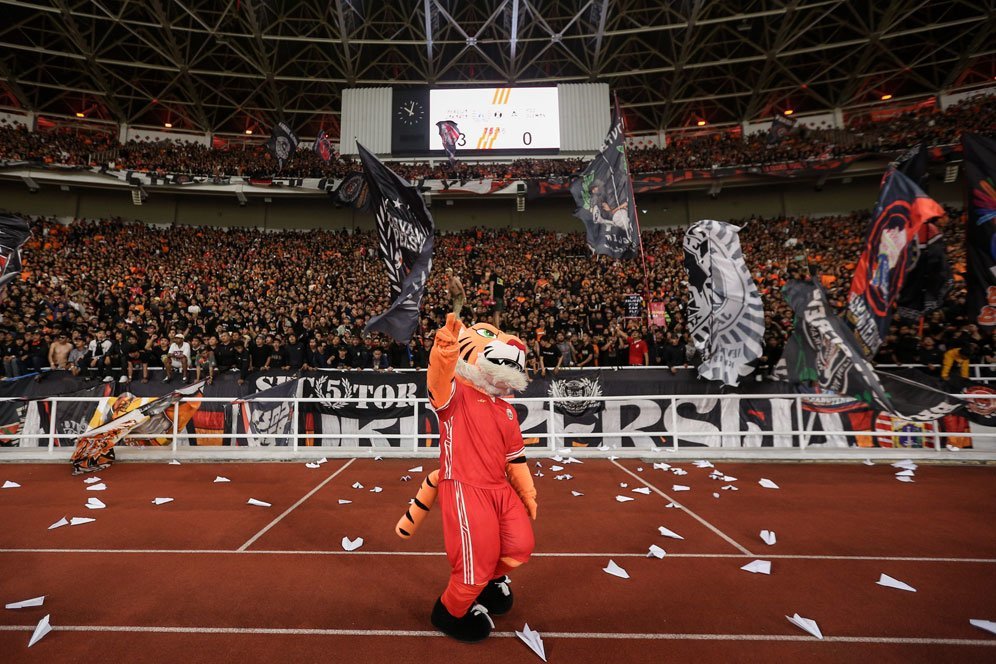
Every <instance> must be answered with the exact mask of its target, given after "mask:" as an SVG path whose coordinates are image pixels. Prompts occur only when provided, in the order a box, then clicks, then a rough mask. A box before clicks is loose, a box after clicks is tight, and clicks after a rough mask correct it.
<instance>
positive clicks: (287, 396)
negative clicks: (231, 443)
mask: <svg viewBox="0 0 996 664" xmlns="http://www.w3.org/2000/svg"><path fill="white" fill-rule="evenodd" d="M300 386H301V379H300V378H294V379H292V380H288V381H286V382H284V383H281V384H279V385H277V386H275V387H271V388H270V389H268V390H263V391H262V392H257V393H256V394H253V395H252V396H249V397H246V398H245V399H243V400H241V401H240V402H239V405H240V406H241V417H240V423H239V424H240V429H241V433H243V434H245V436H246V438H247V439H248V443H249V446H250V447H258V446H260V445H262V446H264V447H266V446H271V445H275V446H287V445H291V444H293V441H292V440H291V438H290V435H291V432H292V431H293V429H294V418H295V417H297V408H296V407H295V406H296V402H295V401H294V398H295V397H297V396H298V395H299V392H300V389H299V388H300ZM270 399H279V401H270Z"/></svg>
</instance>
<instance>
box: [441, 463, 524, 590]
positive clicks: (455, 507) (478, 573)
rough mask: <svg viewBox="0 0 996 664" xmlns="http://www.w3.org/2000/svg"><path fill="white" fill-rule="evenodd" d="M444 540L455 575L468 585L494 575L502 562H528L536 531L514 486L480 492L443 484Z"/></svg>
mask: <svg viewBox="0 0 996 664" xmlns="http://www.w3.org/2000/svg"><path fill="white" fill-rule="evenodd" d="M437 504H438V505H439V506H440V508H441V509H442V513H443V539H444V540H445V542H446V556H447V558H449V560H450V567H451V568H452V569H453V576H454V577H456V579H457V580H459V581H461V582H463V583H466V584H469V585H481V584H482V583H487V582H488V581H490V580H491V579H493V578H494V576H495V569H496V567H497V566H498V559H499V558H506V557H510V558H514V559H515V560H517V561H519V562H522V563H524V562H526V561H527V560H528V559H529V556H530V554H532V552H533V544H534V540H533V527H532V524H530V523H529V514H528V513H527V512H526V507H525V505H523V504H522V500H520V499H519V496H518V495H517V494H516V493H515V491H514V490H513V489H512V487H511V486H510V485H508V484H506V485H505V486H503V487H500V488H497V489H479V488H477V487H473V486H470V485H467V484H463V483H462V482H458V481H456V480H443V481H442V482H440V483H439V502H438V503H437Z"/></svg>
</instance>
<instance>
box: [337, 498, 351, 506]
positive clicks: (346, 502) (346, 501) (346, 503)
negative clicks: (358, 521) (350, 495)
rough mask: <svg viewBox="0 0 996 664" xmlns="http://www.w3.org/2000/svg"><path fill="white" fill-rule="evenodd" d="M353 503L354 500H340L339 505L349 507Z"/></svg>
mask: <svg viewBox="0 0 996 664" xmlns="http://www.w3.org/2000/svg"><path fill="white" fill-rule="evenodd" d="M351 502H353V501H352V500H346V499H345V498H340V499H339V504H340V505H349V504H350V503H351Z"/></svg>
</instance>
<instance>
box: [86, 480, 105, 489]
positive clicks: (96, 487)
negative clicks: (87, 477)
mask: <svg viewBox="0 0 996 664" xmlns="http://www.w3.org/2000/svg"><path fill="white" fill-rule="evenodd" d="M106 489H107V485H106V484H104V483H103V482H101V483H100V484H91V485H90V486H88V487H87V488H86V490H87V491H105V490H106Z"/></svg>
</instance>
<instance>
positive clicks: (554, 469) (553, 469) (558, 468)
mask: <svg viewBox="0 0 996 664" xmlns="http://www.w3.org/2000/svg"><path fill="white" fill-rule="evenodd" d="M563 469H564V467H563V466H550V468H549V470H550V472H551V473H559V472H560V471H562V470H563Z"/></svg>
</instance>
